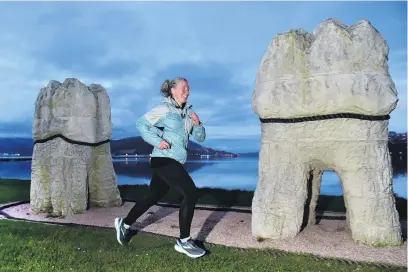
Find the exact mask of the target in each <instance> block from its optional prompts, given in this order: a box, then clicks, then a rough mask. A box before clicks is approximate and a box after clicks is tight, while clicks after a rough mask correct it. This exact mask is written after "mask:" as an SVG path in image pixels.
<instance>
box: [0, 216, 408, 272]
mask: <svg viewBox="0 0 408 272" xmlns="http://www.w3.org/2000/svg"><path fill="white" fill-rule="evenodd" d="M173 245H174V240H172V239H168V238H164V237H158V236H151V235H147V234H143V233H140V234H138V235H136V236H135V237H134V238H133V240H132V242H131V243H130V244H129V245H128V246H126V247H122V246H120V245H119V244H118V243H117V242H116V238H115V234H114V230H113V229H102V228H91V227H64V226H55V225H46V224H39V223H28V222H15V221H9V220H0V260H1V261H0V270H1V271H2V272H7V271H92V272H96V271H171V272H173V271H206V272H209V271H234V272H235V271H268V272H269V271H274V272H278V271H294V272H300V271H311V272H312V271H313V272H317V271H384V268H382V269H381V268H377V267H369V266H366V265H363V264H358V265H357V264H343V263H337V262H330V261H322V260H314V259H313V258H312V257H311V256H309V255H297V254H288V255H284V256H278V257H275V256H273V255H271V254H269V253H268V252H267V251H256V250H246V251H241V250H238V249H234V248H227V247H218V246H211V245H205V247H206V249H207V250H208V251H210V254H208V255H207V256H204V257H202V258H200V259H190V258H188V257H187V256H185V255H183V254H180V253H178V252H176V251H175V250H174V249H173ZM387 271H406V269H401V268H400V269H398V268H395V269H387Z"/></svg>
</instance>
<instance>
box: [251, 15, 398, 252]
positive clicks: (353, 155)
mask: <svg viewBox="0 0 408 272" xmlns="http://www.w3.org/2000/svg"><path fill="white" fill-rule="evenodd" d="M387 58H388V46H387V44H386V41H385V40H384V39H383V37H382V36H381V35H380V33H378V31H377V30H376V29H374V28H373V27H372V26H371V24H370V23H369V22H368V21H360V22H358V23H356V24H354V25H352V26H350V27H346V26H344V25H343V24H341V23H340V22H338V21H336V20H332V19H330V20H327V21H324V22H323V23H321V24H320V25H319V26H318V27H317V29H316V30H315V31H314V32H313V33H307V32H305V31H303V30H291V31H289V32H287V33H283V34H279V35H277V36H276V37H275V38H273V39H272V41H271V43H270V45H269V48H268V49H267V52H266V53H265V55H264V57H263V59H262V61H261V64H260V67H259V69H258V72H257V76H256V88H255V90H254V92H253V97H252V109H253V110H254V112H255V113H256V114H257V115H258V116H259V117H260V119H261V131H262V132H261V133H262V140H261V151H260V161H259V181H258V184H257V188H256V191H255V195H254V198H253V203H252V234H253V235H254V236H255V237H260V238H287V237H294V236H296V235H297V234H298V232H299V231H300V229H301V226H302V224H303V223H304V209H305V203H306V199H307V197H308V182H310V183H311V187H310V188H309V190H310V191H311V195H309V197H311V202H310V206H309V208H310V217H311V219H310V220H309V223H314V216H315V213H314V209H315V206H316V201H317V197H318V195H319V193H320V183H321V176H322V172H323V171H324V170H333V171H335V172H336V173H337V174H338V175H339V177H340V179H341V183H342V188H343V195H344V201H345V206H346V208H347V220H348V223H349V226H350V228H351V232H352V237H353V239H354V241H356V242H359V243H364V244H370V245H399V244H401V232H400V223H399V217H398V213H397V211H396V207H395V199H394V196H393V187H392V167H391V160H390V155H389V150H388V145H387V144H388V119H389V114H390V113H391V112H392V111H393V110H394V109H395V107H396V105H397V101H398V98H397V91H396V88H395V85H394V82H393V80H392V79H391V76H390V74H389V72H388V64H387Z"/></svg>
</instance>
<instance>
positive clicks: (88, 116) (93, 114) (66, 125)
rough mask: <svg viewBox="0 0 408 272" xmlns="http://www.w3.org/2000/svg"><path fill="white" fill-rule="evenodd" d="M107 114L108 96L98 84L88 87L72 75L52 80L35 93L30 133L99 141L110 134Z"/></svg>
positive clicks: (110, 125) (84, 140)
mask: <svg viewBox="0 0 408 272" xmlns="http://www.w3.org/2000/svg"><path fill="white" fill-rule="evenodd" d="M110 115H111V113H110V102H109V97H108V94H107V92H106V90H105V89H104V88H103V87H102V86H101V85H97V84H92V85H90V86H89V87H88V86H86V85H85V84H83V83H82V82H80V81H79V80H77V79H74V78H69V79H66V80H65V81H64V82H63V83H62V84H61V83H60V82H58V81H55V80H52V81H50V83H49V84H48V85H47V87H45V88H41V90H40V94H39V95H38V97H37V102H36V105H35V116H34V124H33V137H34V139H35V140H41V139H45V138H48V137H50V136H52V135H55V134H62V135H64V136H65V137H67V138H69V139H71V140H74V141H78V142H85V143H97V142H102V141H104V140H108V139H110V138H111V137H112V122H111V116H110Z"/></svg>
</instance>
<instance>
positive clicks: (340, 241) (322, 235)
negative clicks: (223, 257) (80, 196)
mask: <svg viewBox="0 0 408 272" xmlns="http://www.w3.org/2000/svg"><path fill="white" fill-rule="evenodd" d="M132 205H133V203H129V202H126V203H125V204H124V205H123V206H122V207H117V208H98V209H94V208H93V209H90V210H88V211H87V212H86V213H84V214H77V215H74V216H72V217H70V218H65V219H56V218H46V217H45V215H43V214H40V215H34V214H31V213H30V210H29V204H21V205H17V206H13V207H10V208H6V209H4V210H3V212H5V213H7V214H8V215H10V216H12V217H16V218H22V219H29V220H36V221H46V222H63V223H77V224H84V225H92V226H103V227H111V228H113V221H114V218H115V217H117V216H119V217H124V216H125V215H126V214H127V212H128V211H129V210H130V209H131V207H132ZM151 212H154V213H153V214H152V213H151ZM401 223H402V224H403V225H404V226H406V223H407V222H406V221H404V222H401ZM133 227H134V228H137V229H142V230H144V231H147V232H152V233H157V234H164V235H168V236H174V237H177V236H178V234H179V229H178V209H176V208H167V207H158V206H154V207H152V208H151V209H150V210H149V211H148V212H147V213H146V214H145V215H144V216H142V218H140V219H139V220H138V221H137V222H136V223H135V224H134V226H133ZM191 234H192V236H193V237H196V238H197V239H199V240H202V241H206V242H210V243H214V244H222V245H226V246H234V247H241V248H276V249H280V250H285V251H290V252H304V253H311V254H315V255H319V256H323V257H334V258H342V259H349V260H354V261H368V262H377V263H387V264H394V265H399V266H407V243H406V242H405V243H404V245H403V246H401V247H383V248H375V247H370V246H364V245H357V244H355V243H354V242H353V240H352V239H351V233H350V230H349V229H348V228H347V226H346V221H344V220H321V221H320V223H319V224H318V225H315V226H309V227H306V228H305V230H304V231H303V232H301V233H300V234H299V235H298V236H297V237H295V238H292V239H284V240H264V241H263V242H257V241H256V239H255V238H254V237H252V235H251V214H248V213H239V212H220V211H208V210H196V211H195V214H194V219H193V223H192V229H191ZM112 235H114V234H113V233H112Z"/></svg>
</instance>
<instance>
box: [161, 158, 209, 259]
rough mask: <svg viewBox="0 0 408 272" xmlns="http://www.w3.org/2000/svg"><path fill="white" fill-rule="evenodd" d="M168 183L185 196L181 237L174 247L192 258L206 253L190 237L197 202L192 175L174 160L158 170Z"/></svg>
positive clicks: (182, 207) (181, 207)
mask: <svg viewBox="0 0 408 272" xmlns="http://www.w3.org/2000/svg"><path fill="white" fill-rule="evenodd" d="M156 173H157V174H158V175H159V176H160V177H161V178H162V179H163V180H164V181H165V182H166V183H167V184H168V185H170V186H171V187H175V188H176V189H177V190H178V191H179V192H180V193H181V194H182V196H183V201H182V202H181V205H180V211H179V224H180V239H177V241H176V244H175V245H174V249H175V250H177V251H178V252H180V253H183V254H186V255H187V256H189V257H191V258H199V257H201V256H203V255H205V250H203V249H202V248H200V247H198V246H197V245H196V244H195V243H194V241H193V239H192V238H191V237H190V228H191V222H192V220H193V215H194V208H195V204H196V202H197V188H196V186H195V184H194V182H193V180H192V179H191V177H190V175H189V174H188V173H187V171H186V170H185V169H184V167H183V165H181V164H180V163H179V162H177V161H173V162H171V163H169V164H167V165H165V166H163V167H161V168H159V169H157V172H156Z"/></svg>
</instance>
